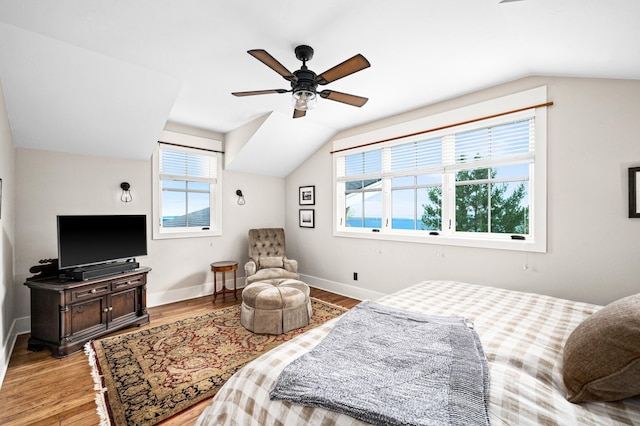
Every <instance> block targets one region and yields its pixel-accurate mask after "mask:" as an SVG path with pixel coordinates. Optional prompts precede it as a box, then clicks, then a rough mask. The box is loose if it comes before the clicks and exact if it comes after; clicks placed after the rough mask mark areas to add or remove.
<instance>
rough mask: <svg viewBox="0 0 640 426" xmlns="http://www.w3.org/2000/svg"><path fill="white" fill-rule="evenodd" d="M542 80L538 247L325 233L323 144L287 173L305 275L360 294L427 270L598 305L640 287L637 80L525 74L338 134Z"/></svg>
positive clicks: (295, 249)
mask: <svg viewBox="0 0 640 426" xmlns="http://www.w3.org/2000/svg"><path fill="white" fill-rule="evenodd" d="M542 85H547V87H548V97H549V100H550V101H553V102H554V105H553V106H551V107H549V108H548V132H547V133H548V180H547V184H548V232H547V234H548V251H547V253H527V254H525V253H522V252H513V251H504V250H490V249H476V248H464V247H453V246H446V247H445V246H438V245H431V244H416V243H402V242H388V241H385V242H379V241H372V240H364V239H354V238H339V237H333V236H332V215H333V210H332V209H333V189H332V182H333V181H332V159H331V154H330V153H329V152H330V151H331V142H329V143H328V144H326V145H325V146H324V147H323V148H322V149H321V150H319V151H318V152H317V153H316V154H315V155H313V156H312V157H311V158H310V159H308V160H307V161H306V162H305V163H303V164H302V165H300V167H298V169H296V170H295V171H294V172H293V173H291V174H290V175H289V176H288V177H287V180H286V192H287V200H286V210H287V213H288V215H287V220H286V232H287V246H288V251H289V254H290V256H291V257H293V258H296V259H297V260H298V261H299V264H300V269H301V272H302V273H303V274H304V276H305V277H306V279H307V280H308V281H310V282H314V283H317V285H322V286H324V287H326V288H328V289H332V290H334V291H338V292H343V293H350V294H360V295H365V296H366V295H368V294H370V295H377V294H380V293H390V292H392V291H395V290H398V289H400V288H403V287H406V286H408V285H411V284H414V283H416V282H419V281H423V280H427V279H448V280H457V281H466V282H473V283H478V284H486V285H494V286H498V287H504V288H509V289H517V290H524V291H532V292H538V293H545V294H550V295H554V296H559V297H565V298H570V299H576V300H581V301H587V302H592V303H598V304H606V303H609V302H611V301H613V300H615V299H617V298H620V297H623V296H627V295H630V294H633V293H637V292H640V262H638V255H637V253H638V249H639V248H640V219H629V218H628V217H627V212H628V210H627V199H628V192H627V191H628V184H627V169H628V167H632V166H640V119H638V117H640V102H639V101H638V99H640V81H638V80H604V79H576V78H546V77H530V78H525V79H522V80H518V81H514V82H511V83H507V84H503V85H500V86H497V87H494V88H490V89H486V90H483V91H480V92H476V93H473V94H469V95H467V96H463V97H460V98H456V99H452V100H449V101H446V102H442V103H440V104H435V105H432V106H428V107H425V108H422V109H419V110H416V111H411V112H408V113H406V114H402V115H399V116H395V117H390V118H387V119H385V120H381V121H379V122H375V123H370V124H368V125H366V126H361V127H358V128H354V129H350V130H348V131H345V132H342V133H341V134H338V135H336V137H335V139H339V138H343V137H345V136H351V135H355V134H358V133H364V132H366V131H370V130H372V129H376V128H381V127H384V126H385V125H391V124H398V123H402V122H405V121H409V120H411V119H415V118H418V117H424V116H427V115H430V114H437V113H440V112H443V111H449V110H452V109H455V108H459V107H462V106H466V105H470V104H474V103H477V102H481V101H485V100H489V99H493V98H496V97H499V96H504V95H508V94H512V93H516V92H519V91H523V90H527V89H531V88H535V87H539V86H542ZM304 185H315V186H316V205H315V206H313V208H314V209H315V214H316V216H315V228H314V229H308V228H299V227H298V219H297V211H298V209H299V208H300V206H298V187H299V186H304ZM525 266H526V269H524V267H525ZM353 272H358V278H359V279H358V281H353Z"/></svg>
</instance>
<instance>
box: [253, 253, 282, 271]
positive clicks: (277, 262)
mask: <svg viewBox="0 0 640 426" xmlns="http://www.w3.org/2000/svg"><path fill="white" fill-rule="evenodd" d="M259 261H260V269H265V268H283V267H284V259H283V257H282V256H270V257H268V256H265V257H260V260H259Z"/></svg>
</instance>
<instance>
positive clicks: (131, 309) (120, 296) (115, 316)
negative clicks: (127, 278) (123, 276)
mask: <svg viewBox="0 0 640 426" xmlns="http://www.w3.org/2000/svg"><path fill="white" fill-rule="evenodd" d="M139 292H140V288H139V287H133V288H130V289H127V290H123V291H119V292H116V293H112V294H111V296H110V297H111V300H110V302H109V328H114V327H118V326H119V325H121V324H122V323H123V322H128V321H131V320H134V319H135V318H136V317H137V316H138V310H139V309H140V307H139V305H140V302H139V300H140V299H139V296H138V294H139Z"/></svg>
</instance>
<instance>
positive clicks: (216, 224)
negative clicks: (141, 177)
mask: <svg viewBox="0 0 640 426" xmlns="http://www.w3.org/2000/svg"><path fill="white" fill-rule="evenodd" d="M164 133H168V134H170V133H171V132H164ZM181 136H182V137H181V139H182V140H181V141H180V142H181V143H179V144H177V143H176V144H174V143H172V142H168V141H166V140H165V142H160V141H159V142H158V144H157V145H156V148H155V150H154V153H153V155H152V189H153V195H152V198H153V200H152V201H153V220H152V222H153V232H152V235H153V239H154V240H162V239H173V238H201V237H214V236H221V235H222V164H223V163H222V153H221V152H219V151H218V150H216V149H211V148H203V147H202V146H198V145H202V141H201V140H202V139H204V138H198V137H189V136H187V135H181ZM185 138H186V139H187V141H189V139H190V138H192V139H194V140H193V141H191V142H192V144H193V145H194V146H187V145H185V144H184V139H185ZM198 142H200V143H198ZM163 146H164V147H166V149H170V150H174V151H181V152H191V153H196V154H199V155H206V156H209V157H213V158H215V161H216V177H215V178H214V181H213V182H211V183H210V184H209V206H210V207H209V229H202V228H196V227H194V228H188V227H179V228H164V227H163V226H162V192H163V188H162V178H161V175H160V150H161V149H162V147H163ZM186 181H189V180H186ZM193 181H197V180H193Z"/></svg>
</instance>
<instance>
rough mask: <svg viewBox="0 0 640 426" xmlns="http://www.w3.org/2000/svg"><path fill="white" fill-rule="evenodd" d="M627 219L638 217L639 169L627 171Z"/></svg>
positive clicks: (639, 202) (639, 209) (639, 198)
mask: <svg viewBox="0 0 640 426" xmlns="http://www.w3.org/2000/svg"><path fill="white" fill-rule="evenodd" d="M629 217H640V167H631V168H630V169H629Z"/></svg>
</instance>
